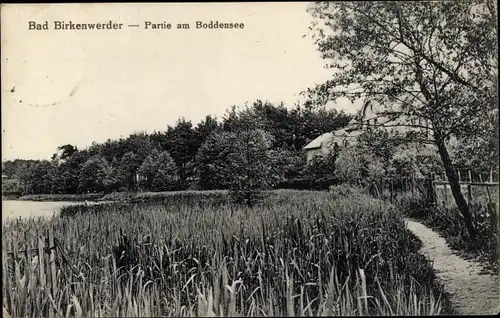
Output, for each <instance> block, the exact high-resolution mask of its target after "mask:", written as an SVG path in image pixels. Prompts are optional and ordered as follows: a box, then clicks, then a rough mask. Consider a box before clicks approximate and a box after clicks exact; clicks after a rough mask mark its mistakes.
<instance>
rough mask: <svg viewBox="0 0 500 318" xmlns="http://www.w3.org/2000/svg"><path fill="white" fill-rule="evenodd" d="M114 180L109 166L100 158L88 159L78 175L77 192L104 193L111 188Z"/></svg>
mask: <svg viewBox="0 0 500 318" xmlns="http://www.w3.org/2000/svg"><path fill="white" fill-rule="evenodd" d="M115 182H116V181H115V179H114V177H113V174H112V170H111V165H110V164H109V163H108V161H107V160H106V159H104V158H103V157H101V156H93V157H91V158H89V159H88V160H87V161H86V162H85V163H84V164H83V165H82V166H81V168H80V171H79V173H78V191H79V192H80V193H85V192H105V191H108V190H109V189H112V188H113V185H114V183H115Z"/></svg>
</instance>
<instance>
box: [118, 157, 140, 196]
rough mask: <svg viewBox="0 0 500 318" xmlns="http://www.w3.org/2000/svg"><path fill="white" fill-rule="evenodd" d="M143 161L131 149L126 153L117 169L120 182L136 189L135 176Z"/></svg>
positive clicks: (124, 185) (130, 188)
mask: <svg viewBox="0 0 500 318" xmlns="http://www.w3.org/2000/svg"><path fill="white" fill-rule="evenodd" d="M140 165H141V162H140V161H139V160H138V157H137V156H136V155H135V154H134V153H133V152H131V151H129V152H127V153H125V154H124V155H123V157H122V158H121V160H120V162H119V164H118V167H117V169H116V173H117V175H116V178H117V181H118V183H119V184H120V185H121V186H122V187H125V188H126V189H128V190H134V189H135V186H136V182H135V178H136V174H137V170H138V169H139V167H140Z"/></svg>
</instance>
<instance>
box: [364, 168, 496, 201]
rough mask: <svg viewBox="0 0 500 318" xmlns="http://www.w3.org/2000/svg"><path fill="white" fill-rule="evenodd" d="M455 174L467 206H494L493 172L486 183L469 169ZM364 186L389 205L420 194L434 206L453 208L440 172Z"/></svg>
mask: <svg viewBox="0 0 500 318" xmlns="http://www.w3.org/2000/svg"><path fill="white" fill-rule="evenodd" d="M459 171H462V173H459ZM483 172H484V170H483ZM456 173H457V176H458V177H459V178H458V179H459V184H460V188H461V191H462V194H463V195H464V197H465V199H466V200H467V202H474V201H476V202H480V203H484V204H489V205H495V204H496V203H497V202H498V173H497V172H496V171H495V170H493V169H490V170H489V172H488V178H487V179H485V178H483V175H484V173H483V174H481V173H473V170H471V169H468V170H465V169H462V170H457V171H456ZM464 176H466V177H464ZM368 186H369V188H370V192H371V194H372V195H374V196H376V197H379V198H382V199H385V200H389V201H391V202H393V201H394V199H395V198H396V197H397V196H398V195H417V194H424V195H426V196H427V198H428V199H429V200H431V201H433V202H434V203H436V204H438V205H442V206H444V207H450V206H453V204H454V199H453V195H452V192H451V187H450V184H449V182H448V180H447V178H446V175H445V174H444V172H443V174H440V175H437V174H432V175H429V176H427V177H425V178H422V177H416V176H415V175H413V176H410V177H390V178H381V179H379V180H377V181H376V182H372V183H371V184H369V185H368Z"/></svg>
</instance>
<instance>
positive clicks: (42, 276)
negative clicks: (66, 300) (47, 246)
mask: <svg viewBox="0 0 500 318" xmlns="http://www.w3.org/2000/svg"><path fill="white" fill-rule="evenodd" d="M36 234H37V235H36V236H37V239H38V263H39V264H38V265H39V271H40V283H41V285H42V286H41V287H42V288H45V264H44V261H43V258H44V257H43V256H44V255H43V254H44V252H43V247H44V246H43V245H44V242H43V235H39V232H38V231H37V233H36Z"/></svg>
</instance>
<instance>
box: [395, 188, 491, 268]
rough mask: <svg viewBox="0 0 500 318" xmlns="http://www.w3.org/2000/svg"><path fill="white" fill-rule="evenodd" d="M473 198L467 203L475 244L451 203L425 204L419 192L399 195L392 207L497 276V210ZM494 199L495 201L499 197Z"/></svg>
mask: <svg viewBox="0 0 500 318" xmlns="http://www.w3.org/2000/svg"><path fill="white" fill-rule="evenodd" d="M476 191H478V190H476ZM478 192H479V191H478ZM479 193H480V192H479ZM438 198H439V197H438ZM473 198H475V199H474V200H473V201H472V202H471V203H470V204H469V208H470V211H471V213H472V215H473V222H474V226H475V228H476V232H477V234H476V235H477V238H476V240H475V241H471V239H470V237H469V235H468V232H467V229H466V227H465V223H464V221H463V217H462V215H461V214H460V211H459V210H458V208H457V207H456V205H455V204H454V203H453V204H448V205H446V206H444V205H442V204H439V201H438V204H436V205H433V206H431V205H429V204H427V203H426V198H425V196H423V195H422V194H421V193H416V194H410V193H408V194H403V195H399V196H398V197H397V198H396V200H395V204H396V205H397V206H398V207H400V209H401V211H403V213H405V214H406V215H407V216H409V217H413V218H416V219H419V220H421V221H422V222H423V223H424V224H425V225H427V226H429V227H431V228H433V229H434V230H436V231H437V232H438V233H440V234H441V235H442V236H443V237H444V238H445V239H446V242H447V243H448V245H449V246H450V248H452V249H454V250H456V251H458V252H460V253H461V254H462V256H464V257H468V258H476V259H477V260H479V261H480V262H481V263H482V264H483V265H484V266H485V269H487V270H492V271H493V272H495V273H497V274H498V273H499V269H500V260H499V254H498V248H499V236H498V234H499V224H498V211H497V212H495V210H494V209H495V207H494V206H492V205H490V206H489V205H488V202H489V199H488V198H487V197H485V196H480V195H476V196H473ZM493 198H494V197H493ZM496 198H497V200H498V194H497V195H496ZM448 202H454V201H453V198H452V197H451V198H450V200H449V201H448ZM496 209H498V207H496ZM495 214H496V215H497V216H496V217H495Z"/></svg>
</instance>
